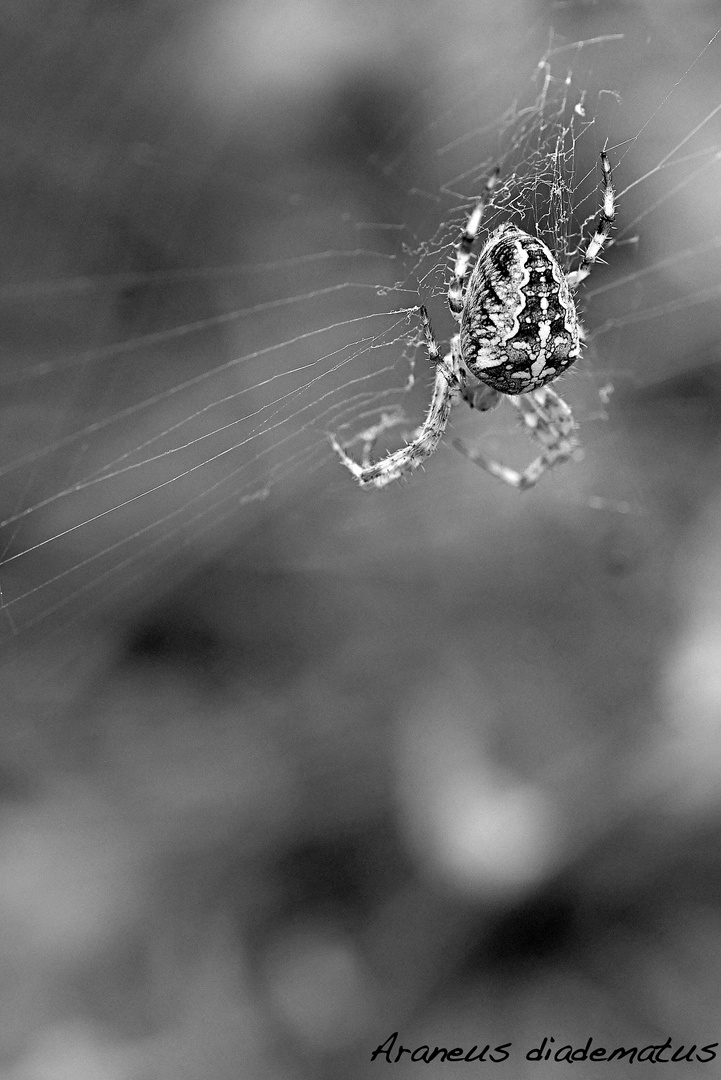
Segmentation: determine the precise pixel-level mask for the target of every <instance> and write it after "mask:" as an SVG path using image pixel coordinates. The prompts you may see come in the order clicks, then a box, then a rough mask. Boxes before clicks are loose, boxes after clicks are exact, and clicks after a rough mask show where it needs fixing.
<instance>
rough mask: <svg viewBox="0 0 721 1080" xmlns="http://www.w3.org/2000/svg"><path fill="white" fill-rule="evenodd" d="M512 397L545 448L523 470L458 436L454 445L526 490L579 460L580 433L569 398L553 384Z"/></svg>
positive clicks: (486, 467)
mask: <svg viewBox="0 0 721 1080" xmlns="http://www.w3.org/2000/svg"><path fill="white" fill-rule="evenodd" d="M509 401H510V402H511V404H512V405H515V407H516V408H517V409H518V410H519V412H520V413H521V416H522V417H523V421H524V423H525V425H526V427H527V428H528V430H529V432H530V434H531V435H532V436H533V438H534V439H536V440H537V441H538V442H539V443H540V444H541V446H542V447H543V452H542V453H541V454H540V455H539V456H538V457H537V458H536V460H535V461H533V462H531V464H530V465H529V466H528V468H527V469H525V470H524V471H523V472H517V471H516V470H515V469H509V468H508V466H506V465H501V464H500V463H499V462H497V461H492V460H490V459H489V458H486V457H484V456H483V454H481V453H479V452H478V451H477V450H475V449H472V448H470V447H468V446H466V445H465V443H463V442H461V440H460V439H454V440H453V445H454V446H455V448H456V449H457V450H459V451H460V452H461V453H462V454H463V455H464V456H465V457H467V458H469V460H470V461H473V462H475V464H476V465H480V466H481V468H482V469H485V470H486V472H489V473H490V474H491V476H495V477H497V478H498V479H499V480H502V481H503V482H504V483H505V484H510V485H511V487H515V488H518V489H519V490H520V491H525V490H526V489H527V488H531V487H533V486H534V484H536V483H537V482H538V481H539V480H540V478H541V477H542V476H543V474H544V473H545V472H546V471H547V470H548V469H552V468H553V466H554V465H560V464H561V463H562V462H564V461H569V460H571V459H572V458H573V459H575V460H578V458H579V456H580V453H581V451H580V449H579V445H578V439H577V437H576V434H575V431H576V422H575V420H574V419H573V415H572V413H571V410H570V409H569V407H568V405H566V403H565V401H563V400H562V398H560V397H559V396H558V394H557V393H556V391H555V390H552V389H551V388H550V386H544V387H541V388H540V389H539V390H534V391H532V392H531V393H530V394H523V395H517V396H509Z"/></svg>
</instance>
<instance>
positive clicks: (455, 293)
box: [448, 169, 499, 322]
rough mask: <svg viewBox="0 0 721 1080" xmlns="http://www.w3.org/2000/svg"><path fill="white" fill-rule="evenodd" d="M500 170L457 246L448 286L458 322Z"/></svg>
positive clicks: (491, 181)
mask: <svg viewBox="0 0 721 1080" xmlns="http://www.w3.org/2000/svg"><path fill="white" fill-rule="evenodd" d="M498 176H499V170H498V169H495V170H494V171H493V173H492V175H491V176H490V177H489V178H488V180H487V181H486V190H485V191H484V192H483V194H482V195H481V197H480V199H479V200H478V202H477V203H476V206H475V208H474V209H473V211H472V212H471V215H470V217H469V218H468V221H467V222H466V224H465V226H464V229H463V232H462V233H461V238H460V240H459V241H458V243H457V244H456V258H455V263H454V265H453V277H452V278H451V283H450V285H449V286H448V307H449V308H450V309H451V315H452V316H453V318H454V319H455V320H456V322H460V321H461V312H462V311H463V291H464V286H465V283H466V278H467V276H468V267H469V264H470V261H471V252H472V250H473V245H474V243H475V241H476V237H477V236H478V230H479V229H480V227H481V221H482V220H483V214H484V211H485V209H486V206H487V204H488V201H489V199H490V197H491V194H492V192H493V189H494V187H495V186H496V184H497V182H498Z"/></svg>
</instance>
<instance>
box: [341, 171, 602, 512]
mask: <svg viewBox="0 0 721 1080" xmlns="http://www.w3.org/2000/svg"><path fill="white" fill-rule="evenodd" d="M601 169H602V178H601V186H602V194H603V200H602V205H601V209H600V212H599V215H598V221H597V223H596V231H595V233H594V235H593V236H592V238H591V240H590V241H589V243H588V245H587V247H586V250H585V252H584V253H583V255H582V256H581V261H580V263H579V265H578V268H577V269H576V270H573V271H571V272H570V273H568V274H565V273H564V272H563V270H562V269H561V267H560V266H559V264H558V260H557V259H556V257H555V255H554V254H553V252H552V251H551V250H550V248H548V247H547V246H546V245H545V244H544V243H543V241H542V240H539V239H538V238H537V237H535V236H531V235H529V233H527V232H524V231H523V229H519V228H517V226H515V225H511V224H508V223H507V224H504V225H501V226H499V228H497V229H496V230H495V232H493V233H491V235H490V236H489V237H488V239H487V240H486V243H485V245H484V246H483V248H482V250H481V252H480V254H479V256H478V259H477V261H476V264H475V266H474V267H473V271H472V272H471V274H470V276H469V273H468V269H469V264H470V260H471V250H472V248H473V243H474V241H475V239H476V237H477V235H478V230H479V228H480V225H481V220H482V218H483V212H484V209H485V206H486V203H487V202H488V198H489V196H490V195H491V192H492V191H493V188H494V186H495V183H496V179H497V174H496V175H494V176H493V177H492V178H491V179H490V180H489V181H488V183H487V185H486V193H485V194H484V196H483V197H482V198H481V200H480V202H479V203H478V204H477V206H476V208H475V210H474V211H473V213H472V214H471V216H470V218H469V219H468V223H467V224H466V227H465V228H464V230H463V232H462V233H461V239H460V240H459V242H458V244H457V245H456V258H455V266H454V270H453V277H452V278H451V283H450V285H449V286H448V306H449V308H450V309H451V314H452V315H453V318H454V319H455V320H456V322H458V323H459V324H460V332H459V333H457V334H454V335H453V337H452V338H451V342H450V347H449V351H448V353H447V354H446V355H445V356H441V351H440V348H439V346H438V342H437V341H436V339H435V336H434V334H433V330H432V329H431V324H430V320H429V318H428V312H427V311H426V309H425V307H423V306H421V307H419V308H418V309H417V310H418V312H419V314H420V319H421V326H422V329H423V337H424V339H425V344H426V348H427V349H428V356H429V359H430V361H431V363H432V364H434V365H435V368H436V378H435V383H434V386H433V396H432V398H431V404H430V407H429V409H428V413H427V414H426V418H425V420H424V421H423V423H422V424H421V426H420V427H418V428H416V430H415V431H414V432H413V434H412V435H411V437H410V440H409V442H408V443H406V445H405V446H403V447H401V448H400V450H395V451H394V452H393V453H390V454H388V455H386V457H384V458H382V459H381V460H380V461H376V462H373V461H371V450H372V447H373V443H374V442H375V439H376V438H377V436H378V435H379V434H380V433H381V432H382V431H384V430H386V428H388V427H391V426H393V425H394V424H396V423H398V417H397V416H395V417H388V416H384V417H383V418H382V420H381V422H380V423H379V424H377V425H376V426H375V427H374V428H371V429H370V431H369V432H365V433H364V434H363V435H361V436H359V438H361V439H362V440H363V441H364V447H363V453H362V456H361V462H360V464H359V463H358V462H357V461H356V460H355V459H354V458H352V457H351V456H350V455H349V454H348V453H347V452H346V449H345V448H344V447H343V446H341V445H340V443H338V441H337V440H336V439H335V438H334V437H333V436H332V435H331V436H330V440H331V444H332V446H333V449H334V450H335V451H336V453H337V454H338V456H339V457H340V459H341V461H342V462H343V464H344V465H345V466H346V468H348V469H349V470H350V471H351V472H352V473H353V475H354V476H355V477H356V479H357V480H358V481H359V482H360V485H361V487H377V488H381V487H385V486H386V484H390V483H391V482H392V481H393V480H397V479H398V478H399V477H401V476H403V475H404V474H405V473H407V472H411V471H412V470H413V469H417V468H418V466H419V465H421V464H422V463H423V462H424V461H425V460H426V458H427V457H430V455H431V454H432V453H433V451H434V450H435V449H436V447H437V446H438V443H439V442H440V440H441V437H442V436H443V432H444V431H445V428H446V424H447V423H448V418H449V415H450V412H451V408H452V407H453V405H455V404H457V403H458V402H459V401H460V400H461V399H462V400H463V401H465V402H466V404H467V405H470V407H471V408H472V409H479V410H480V411H481V412H487V411H488V410H489V409H493V408H495V407H496V405H499V404H500V402H501V401H502V400H503V397H502V395H505V396H506V397H507V398H508V400H509V401H510V402H511V404H512V405H514V406H515V407H516V408H517V409H518V411H519V412H520V414H521V417H522V418H523V422H524V423H525V425H526V427H527V428H528V431H529V432H530V434H531V436H532V437H533V438H535V439H536V440H537V441H538V442H539V443H540V444H541V447H542V452H541V454H540V455H539V457H537V458H536V460H535V461H534V462H532V463H531V464H530V465H529V466H528V468H527V469H526V470H525V471H524V472H517V471H516V470H515V469H509V468H508V467H507V466H505V465H501V464H499V463H498V462H497V461H490V460H489V459H487V458H485V457H483V455H482V454H480V453H479V452H478V451H477V450H473V449H471V448H469V447H467V446H465V444H464V443H462V442H461V441H460V440H459V439H454V440H453V445H454V446H455V447H456V449H457V450H460V452H461V453H462V454H465V456H466V457H467V458H470V460H471V461H474V462H475V463H476V464H477V465H480V466H481V468H483V469H485V470H486V471H487V472H489V473H491V475H492V476H496V477H498V479H499V480H503V481H504V482H505V483H506V484H510V485H511V486H512V487H515V488H518V489H519V490H524V489H525V488H530V487H533V485H534V484H535V483H536V482H537V481H538V480H539V478H540V477H541V476H542V475H543V474H544V472H546V470H547V469H550V468H552V467H553V466H554V465H558V464H560V463H561V462H563V461H568V460H569V459H572V458H574V457H577V456H578V455H579V453H580V451H579V449H578V445H579V444H578V439H577V438H576V435H575V430H576V422H575V421H574V419H573V416H572V414H571V410H570V409H569V407H568V405H566V403H565V402H564V401H562V399H561V398H560V397H559V396H558V394H557V393H556V391H555V390H552V389H551V386H550V383H552V382H553V381H554V380H555V379H557V378H558V376H559V375H562V374H563V372H564V371H566V369H567V368H569V367H570V366H571V364H572V363H573V362H574V360H576V359H577V358H578V356H579V354H580V352H581V346H582V343H583V328H582V327H581V324H580V322H579V320H578V316H577V314H576V304H575V302H574V297H573V292H574V291H575V289H577V288H578V286H579V285H580V283H581V282H582V281H583V280H584V279H585V278H587V277H588V275H589V274H590V272H591V268H592V266H593V264H594V262H595V261H596V259H597V258H598V256H599V254H600V253H601V249H602V248H603V245H604V244H605V242H606V240H607V239H608V237H609V235H610V233H611V229H612V228H613V222H614V218H615V216H616V201H615V192H614V187H613V177H612V175H611V166H610V165H609V163H608V157H607V156H606V154H605V152H602V153H601Z"/></svg>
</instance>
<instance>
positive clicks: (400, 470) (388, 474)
mask: <svg viewBox="0 0 721 1080" xmlns="http://www.w3.org/2000/svg"><path fill="white" fill-rule="evenodd" d="M418 310H419V314H420V318H421V326H422V328H423V336H424V338H425V343H426V348H427V349H428V357H429V359H430V360H431V362H432V363H433V364H434V365H435V369H436V377H435V381H434V384H433V396H432V397H431V404H430V406H429V408H428V412H427V413H426V416H425V419H424V421H423V423H422V424H421V425H420V427H418V428H416V430H415V431H414V432H413V435H412V437H411V440H410V442H408V443H406V445H405V446H402V447H401V448H400V450H394V451H393V453H391V454H387V455H386V457H384V458H381V460H380V461H377V462H375V463H374V462H372V461H371V460H370V450H371V446H372V442H373V441H374V439H375V437H377V435H378V433H379V431H381V430H385V428H387V427H390V426H391V424H390V423H389V422H388V421H387V420H386V421H384V420H381V423H380V424H379V425H377V426H376V428H375V429H369V431H368V432H363V433H362V434H361V436H360V440H361V441H362V442H363V443H364V448H365V449H364V454H363V460H362V462H361V463H359V462H357V461H356V460H355V458H352V457H351V456H350V454H348V453H346V449H345V447H343V446H341V445H340V443H339V442H338V441H337V439H336V438H335V437H334V436H333V435H329V439H330V443H331V446H332V447H333V449H334V450H335V452H336V453H337V454H338V457H339V458H340V459H341V461H342V462H343V464H344V465H345V467H346V468H347V469H348V470H349V472H351V473H352V474H353V476H355V478H356V480H357V481H358V482H359V484H360V485H361V487H377V488H381V487H385V486H386V485H387V484H390V483H392V482H393V481H394V480H398V479H399V478H400V477H401V476H403V475H404V474H405V473H407V472H411V471H412V470H413V469H417V468H418V466H419V465H421V464H422V463H423V462H424V461H425V460H426V458H427V457H430V455H431V454H432V453H433V451H434V450H435V449H436V447H437V446H438V443H439V442H440V440H441V437H442V435H443V432H444V431H445V429H446V424H447V423H448V417H449V415H450V411H451V408H452V406H453V405H454V403H455V401H456V400H457V398H458V395H459V393H460V390H461V381H460V377H459V375H457V374H456V367H457V361H456V358H455V352H454V350H453V349H452V350H451V352H450V353H449V354H448V355H447V356H441V350H440V348H439V347H438V342H437V341H436V339H435V336H434V334H433V330H432V328H431V323H430V319H429V318H428V312H427V311H426V309H425V308H424V307H422V306H421V307H420V308H419V309H418ZM354 441H355V440H354Z"/></svg>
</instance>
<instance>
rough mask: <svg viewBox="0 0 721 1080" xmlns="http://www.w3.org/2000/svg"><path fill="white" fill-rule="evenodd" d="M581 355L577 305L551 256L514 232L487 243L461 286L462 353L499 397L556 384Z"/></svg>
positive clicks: (503, 230) (509, 228)
mask: <svg viewBox="0 0 721 1080" xmlns="http://www.w3.org/2000/svg"><path fill="white" fill-rule="evenodd" d="M580 350H581V345H580V336H579V328H578V318H577V316H576V306H575V304H574V301H573V296H572V295H571V290H570V288H569V286H568V283H567V281H566V276H565V274H564V273H563V271H562V270H561V267H560V266H559V265H558V262H557V260H556V259H555V257H554V256H553V253H552V252H551V250H550V249H549V248H548V247H547V246H546V244H544V243H543V241H542V240H539V239H538V238H537V237H535V236H530V235H529V233H527V232H524V231H523V230H522V229H518V228H516V226H514V225H501V226H500V228H498V229H496V231H495V232H494V233H493V234H492V235H491V236H490V237H489V239H488V241H487V242H486V245H485V247H484V248H483V250H482V251H481V253H480V255H479V256H478V261H477V263H476V265H475V267H474V268H473V273H472V274H471V276H470V278H469V281H468V288H467V290H466V295H465V302H464V305H463V314H462V317H461V353H462V357H463V362H464V364H465V365H466V367H467V368H468V370H469V371H470V372H471V373H472V374H473V375H475V377H476V378H477V379H480V380H481V382H484V383H486V384H487V385H488V386H491V387H493V389H494V390H498V391H499V392H500V393H502V394H526V393H528V392H529V391H530V390H537V389H538V388H539V387H540V386H543V385H544V384H545V383H548V382H551V381H552V380H553V379H557V378H558V376H559V375H561V374H562V373H563V372H564V371H565V370H566V368H568V367H570V366H571V364H572V363H573V362H574V360H576V359H577V357H578V355H579V353H580Z"/></svg>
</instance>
